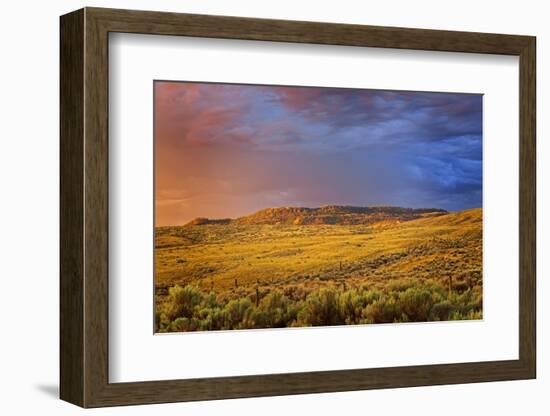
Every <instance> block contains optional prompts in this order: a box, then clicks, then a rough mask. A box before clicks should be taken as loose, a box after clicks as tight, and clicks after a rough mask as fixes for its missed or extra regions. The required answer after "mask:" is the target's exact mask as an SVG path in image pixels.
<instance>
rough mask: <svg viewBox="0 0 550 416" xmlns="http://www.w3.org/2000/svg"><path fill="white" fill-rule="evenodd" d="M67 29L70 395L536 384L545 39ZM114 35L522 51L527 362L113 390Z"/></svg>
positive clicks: (157, 26)
mask: <svg viewBox="0 0 550 416" xmlns="http://www.w3.org/2000/svg"><path fill="white" fill-rule="evenodd" d="M60 29H61V45H60V46H61V51H60V52H61V60H60V64H61V92H60V102H61V104H60V105H61V121H60V123H61V128H60V129H61V154H60V159H61V179H60V181H61V182H60V186H61V201H60V203H61V218H60V219H61V246H60V252H61V257H60V262H61V268H60V278H61V285H60V296H61V302H60V344H61V345H60V361H61V363H60V379H61V382H60V383H61V385H60V396H61V399H63V400H66V401H68V402H71V403H74V404H76V405H79V406H82V407H101V406H115V405H132V404H146V403H164V402H178V401H192V400H213V399H226V398H239V397H258V396H270V395H288V394H304V393H321V392H339V391H352V390H363V389H378V388H397V387H410V386H425V385H440V384H454V383H474V382H487V381H499V380H519V379H530V378H535V377H536V332H535V331H536V325H535V323H536V317H535V311H536V304H535V300H536V299H535V293H536V291H535V283H536V277H535V265H536V258H535V253H536V238H535V232H536V178H535V175H536V170H535V159H536V152H535V124H536V123H535V106H536V97H535V91H536V90H535V50H536V47H535V38H534V37H530V36H516V35H500V34H485V33H467V32H451V31H439V30H421V29H403V28H393V27H391V28H390V27H376V26H361V25H346V24H328V23H313V22H297V21H285V20H264V19H253V18H240V17H225V16H206V15H190V14H177V13H164V12H148V11H130V10H114V9H100V8H85V9H81V10H78V11H75V12H72V13H69V14H67V15H64V16H62V17H61V21H60ZM110 32H126V33H141V34H151V35H174V36H192V37H206V38H224V39H245V40H258V41H277V42H297V43H311V44H330V45H347V46H358V47H361V46H368V47H381V48H382V47H383V48H397V49H416V50H430V51H448V52H468V53H483V54H503V55H515V56H519V66H520V80H519V85H520V93H519V97H520V99H519V103H520V106H519V109H518V110H519V115H520V116H519V119H520V131H519V136H520V142H519V147H518V151H519V154H520V182H519V183H520V186H519V195H520V197H519V198H520V207H519V208H520V210H519V213H520V215H519V218H520V223H519V235H520V241H519V247H520V252H519V259H520V267H519V271H518V273H519V359H518V360H507V361H491V362H472V363H459V364H443V365H440V364H438V365H415V366H406V367H390V368H367V369H355V370H339V371H323V372H307V373H288V374H266V375H253V376H237V377H220V378H204V379H181V380H170V381H147V382H132V383H109V379H108V361H109V354H108V299H109V298H108V287H109V285H108V281H109V280H108V279H109V276H108V223H109V215H108V140H109V139H108V65H109V62H108V35H109V33H110ZM511 272H512V271H511Z"/></svg>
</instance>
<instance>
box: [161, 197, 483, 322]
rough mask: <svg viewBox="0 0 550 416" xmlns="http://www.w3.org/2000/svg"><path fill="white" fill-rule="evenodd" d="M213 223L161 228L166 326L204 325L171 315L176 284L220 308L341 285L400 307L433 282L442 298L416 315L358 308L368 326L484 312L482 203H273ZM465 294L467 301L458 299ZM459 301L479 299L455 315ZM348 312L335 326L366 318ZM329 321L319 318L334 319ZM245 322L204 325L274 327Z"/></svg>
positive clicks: (293, 301)
mask: <svg viewBox="0 0 550 416" xmlns="http://www.w3.org/2000/svg"><path fill="white" fill-rule="evenodd" d="M211 221H212V220H203V221H195V222H192V223H191V224H189V225H185V226H178V227H160V228H157V229H156V259H155V263H156V264H155V267H156V288H157V304H158V310H157V312H158V314H157V315H158V321H159V322H158V324H159V328H160V329H161V330H166V331H170V330H193V329H201V326H200V325H199V324H197V323H195V324H196V325H195V326H193V325H191V324H190V322H192V319H198V321H197V322H199V321H200V322H202V321H201V320H200V319H199V318H198V317H195V316H194V314H191V315H189V314H188V315H189V316H180V317H179V318H182V319H183V318H185V319H187V321H185V322H187V323H186V324H183V323H182V321H181V320H180V323H179V324H178V325H179V326H178V325H176V326H175V327H174V324H173V322H174V319H178V316H177V315H178V314H176V315H173V316H172V315H170V313H167V312H166V310H167V309H166V308H170V305H172V306H173V304H174V303H177V301H176V300H175V299H176V298H177V296H176V294H175V293H176V292H177V290H191V291H193V290H195V291H197V293H199V295H197V296H199V297H200V296H202V298H201V299H203V300H204V299H206V297H208V296H210V299H211V300H212V301H214V299H215V303H216V304H217V305H218V306H219V308H221V309H220V310H225V309H224V308H225V307H226V306H227V305H228V304H230V303H231V302H241V301H244V299H248V302H250V303H251V305H252V306H253V307H254V308H256V309H258V308H260V307H261V305H262V302H267V301H266V299H271V298H272V297H273V296H280V297H282V298H281V299H285V302H288V304H289V305H294V306H295V307H296V308H298V307H301V308H305V305H306V304H307V302H308V299H309V301H312V300H311V299H310V298H312V299H313V298H315V296H317V298H319V296H321V295H320V293H321V292H322V293H325V292H327V291H328V292H331V291H332V292H334V297H335V299H336V298H338V299H340V297H341V296H345V294H346V293H349V292H350V291H355V292H353V293H355V294H356V295H357V296H359V295H358V293H362V295H361V296H366V297H367V298H368V296H374V295H373V294H376V293H378V294H384V296H389V298H387V299H386V298H384V299H386V300H385V301H384V302H386V303H387V302H389V299H390V298H391V299H393V302H394V303H395V302H398V306H399V308H401V306H400V305H401V304H400V303H399V302H401V301H400V300H399V299H400V298H399V296H401V294H402V293H406V292H407V290H421V289H422V288H424V289H423V290H425V291H427V293H430V296H432V297H433V296H435V298H434V299H433V302H431V301H430V302H428V304H431V303H433V304H431V306H430V310H429V311H428V312H426V313H427V314H426V313H423V314H420V315H418V314H417V315H415V314H413V313H412V312H410V311H409V314H407V313H405V312H403V310H401V309H399V310H400V314H397V315H395V316H394V315H392V314H390V315H384V316H383V317H380V316H378V315H376V314H375V313H374V312H373V311H372V310H371V312H369V314H367V315H365V316H363V315H364V314H366V312H365V310H366V309H365V308H367V306H369V305H371V306H372V302H371V303H368V302H367V304H365V305H364V306H363V307H362V309H361V310H362V311H363V312H361V313H359V315H360V316H362V317H363V318H364V319H363V318H361V319H363V320H364V321H365V322H367V323H368V322H375V323H376V322H385V321H388V320H389V319H390V318H391V317H393V319H392V320H389V321H390V322H393V321H396V322H401V321H406V320H417V321H418V320H429V319H430V316H431V318H433V319H436V318H439V319H451V318H452V316H454V317H455V318H456V319H467V318H465V317H467V316H470V315H471V314H472V313H475V314H477V315H475V316H477V317H479V316H480V314H481V292H482V290H481V287H482V210H481V209H473V210H468V211H464V212H458V213H447V212H445V211H443V210H437V209H421V210H415V209H407V208H396V207H340V206H327V207H321V208H271V209H266V210H262V211H259V212H257V213H255V214H252V215H250V216H246V217H241V218H237V219H234V220H222V221H220V220H216V222H211ZM176 286H178V288H176V289H175V287H176ZM186 288H187V289H186ZM189 288H191V289H189ZM328 292H327V293H328ZM435 294H437V296H436V295H435ZM394 295H395V296H394ZM323 296H327V295H323ZM349 296H351V294H349ZM396 296H397V297H396ZM438 296H439V297H438ZM460 296H467V297H468V300H464V299H463V300H461V301H459V300H457V299H458V298H457V297H460ZM436 298H437V299H436ZM362 299H363V298H362ZM365 299H366V298H365ZM430 299H431V298H430ZM279 300H280V299H279ZM451 301H453V302H455V303H456V302H458V303H457V304H456V305H458V304H461V303H460V302H462V303H463V304H464V305H470V306H469V307H467V308H466V306H464V305H463V306H464V308H466V309H460V313H459V312H457V311H458V309H456V308H455V310H454V311H455V312H456V313H455V315H452V313H451V310H452V308H451V306H449V305H447V304H446V303H445V302H450V303H451V304H453V305H454V303H453V302H451ZM270 302H271V301H270ZM365 302H366V301H365ZM424 303H425V302H424ZM436 304H445V305H447V306H448V309H449V310H448V311H447V312H448V314H447V315H445V314H443V315H441V314H439V315H438V314H436V315H433V316H432V315H429V314H430V313H432V312H431V310H432V307H434V305H436ZM384 305H385V304H384ZM456 305H455V306H456ZM441 307H442V306H440V307H439V308H441ZM456 307H457V308H458V306H456ZM371 309H372V307H371ZM436 309H437V308H436ZM247 310H248V309H247ZM300 310H302V309H300ZM340 312H341V311H340ZM220 313H221V312H220ZM396 313H397V312H396ZM362 314H363V315H362ZM468 314H470V315H468ZM314 315H316V316H317V315H318V313H316V314H314ZM337 315H338V314H337ZM344 315H345V316H347V318H345V317H344ZM344 315H341V316H340V315H339V316H340V318H341V319H339V320H338V321H337V322H336V323H334V322H332V323H333V324H345V323H346V322H345V321H346V319H348V320H349V322H348V323H361V322H362V321H361V319H359V318H357V317H356V315H353V316H354V317H355V318H353V319H351V318H349V316H348V315H346V314H344ZM359 315H357V316H359ZM413 315H414V316H413ZM170 316H172V318H174V319H170V318H169V317H170ZM292 316H294V315H292ZM377 316H378V317H377ZM388 316H389V317H390V318H388ZM471 316H473V315H471ZM329 318H330V317H327V319H328V320H327V319H325V320H321V321H319V322H321V323H317V324H327V322H328V324H330V323H331V321H330V319H329ZM163 319H164V321H163ZM242 319H244V315H243V317H242ZM242 319H241V320H237V321H235V322H233V321H232V322H233V323H232V324H231V325H229V324H227V319H226V320H225V321H223V322H225V324H223V325H225V327H224V326H223V325H220V328H218V327H217V326H216V325H214V324H212V325H213V326H212V328H210V327H208V325H206V324H204V325H206V326H207V328H206V329H209V328H210V329H224V328H225V329H234V328H238V327H266V326H267V327H272V326H273V325H274V324H273V323H271V324H266V323H265V320H264V321H262V322H263V324H262V325H264V326H261V325H259V324H258V323H257V320H256V321H254V322H253V323H251V322H252V321H248V323H246V324H243V322H244V321H243V320H242ZM289 319H290V318H289ZM331 319H332V318H331ZM350 319H351V320H350ZM162 322H164V323H162ZM209 322H211V321H209ZM316 322H318V321H315V319H313V320H312V319H309V321H308V320H305V321H303V320H302V321H300V319H298V312H296V314H295V316H294V318H293V319H290V320H288V321H287V322H286V325H283V326H291V325H298V326H303V325H307V324H309V325H315V324H316ZM171 325H172V326H171ZM197 325H198V326H197ZM239 325H240V326H239ZM178 328H179V329H178ZM202 329H204V328H202Z"/></svg>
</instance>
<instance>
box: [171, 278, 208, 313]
mask: <svg viewBox="0 0 550 416" xmlns="http://www.w3.org/2000/svg"><path fill="white" fill-rule="evenodd" d="M202 299H203V295H202V292H201V291H200V290H199V289H197V288H196V287H194V286H185V287H180V286H177V285H176V286H174V287H171V288H170V289H169V290H168V299H167V302H166V309H165V314H166V316H167V318H168V319H169V320H170V321H173V320H174V319H176V318H180V317H185V318H191V317H193V315H194V314H195V309H196V308H197V306H199V305H200V303H201V302H202Z"/></svg>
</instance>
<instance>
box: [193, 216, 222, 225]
mask: <svg viewBox="0 0 550 416" xmlns="http://www.w3.org/2000/svg"><path fill="white" fill-rule="evenodd" d="M230 222H231V218H222V219H219V220H214V219H210V218H203V217H198V218H195V219H194V220H192V221H189V222H188V223H187V224H186V225H207V224H229V223H230Z"/></svg>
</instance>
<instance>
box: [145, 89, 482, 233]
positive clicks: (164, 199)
mask: <svg viewBox="0 0 550 416" xmlns="http://www.w3.org/2000/svg"><path fill="white" fill-rule="evenodd" d="M154 88H155V131H154V140H155V209H156V225H157V226H163V225H178V224H185V223H187V222H189V221H190V220H192V219H193V218H196V217H207V218H235V217H239V216H243V215H247V214H251V213H253V212H255V211H258V210H260V209H263V208H268V207H282V206H303V207H318V206H322V205H333V204H334V205H355V206H370V205H395V206H401V207H411V208H443V209H446V210H449V211H461V210H464V209H469V208H474V207H481V203H482V95H479V94H453V93H434V92H406V91H384V90H366V89H343V88H326V87H287V86H263V85H240V84H215V83H192V82H170V81H167V82H165V81H156V82H155V84H154Z"/></svg>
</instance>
